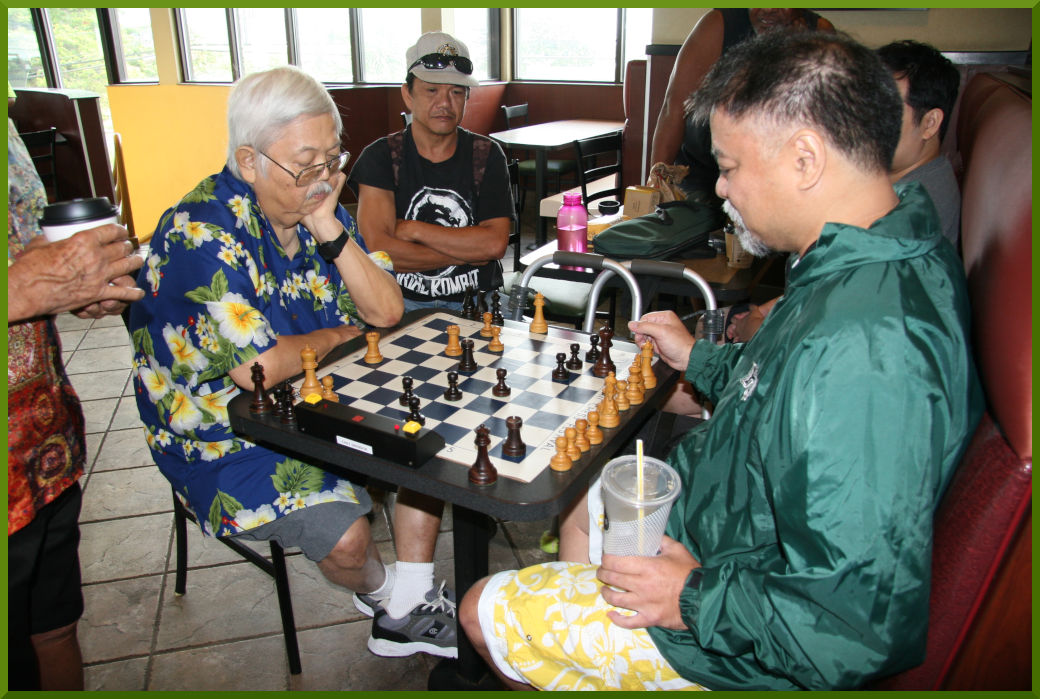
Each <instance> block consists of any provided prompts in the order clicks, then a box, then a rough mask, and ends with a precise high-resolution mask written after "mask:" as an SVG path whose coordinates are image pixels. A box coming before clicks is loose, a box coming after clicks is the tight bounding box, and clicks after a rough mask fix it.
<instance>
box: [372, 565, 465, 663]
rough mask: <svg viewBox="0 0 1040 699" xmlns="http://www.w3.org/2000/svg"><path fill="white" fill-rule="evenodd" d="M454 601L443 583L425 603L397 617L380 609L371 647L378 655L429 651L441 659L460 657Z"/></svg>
mask: <svg viewBox="0 0 1040 699" xmlns="http://www.w3.org/2000/svg"><path fill="white" fill-rule="evenodd" d="M456 642H457V641H456V626H455V602H454V595H453V594H452V592H451V591H450V590H448V591H446V590H445V589H444V583H443V582H441V585H440V587H438V588H437V589H436V590H434V589H431V590H429V591H428V592H427V593H426V602H424V603H422V604H417V605H416V606H415V608H414V609H412V611H411V612H409V613H408V614H407V615H406V616H404V617H402V618H400V619H394V618H392V617H391V616H390V615H389V614H387V613H386V610H385V609H383V608H380V609H379V610H378V611H377V612H376V615H375V617H374V618H373V619H372V635H371V636H370V637H369V639H368V649H369V650H370V651H372V652H373V653H375V654H376V655H381V656H383V657H388V658H403V657H405V656H408V655H413V654H415V653H429V654H430V655H438V656H440V657H442V658H456V657H458V649H457V648H456Z"/></svg>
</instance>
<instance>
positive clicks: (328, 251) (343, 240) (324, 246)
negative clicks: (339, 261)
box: [318, 228, 350, 262]
mask: <svg viewBox="0 0 1040 699" xmlns="http://www.w3.org/2000/svg"><path fill="white" fill-rule="evenodd" d="M349 239H350V236H349V235H347V229H346V228H344V229H343V231H342V232H341V233H340V234H339V236H338V237H337V238H336V239H335V240H330V241H328V242H325V243H318V254H319V255H321V257H322V259H324V260H325V261H326V262H335V261H336V258H337V257H339V254H340V253H341V252H343V248H345V247H346V245H347V241H348V240H349Z"/></svg>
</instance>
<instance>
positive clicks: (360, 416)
mask: <svg viewBox="0 0 1040 699" xmlns="http://www.w3.org/2000/svg"><path fill="white" fill-rule="evenodd" d="M350 419H351V420H353V421H354V422H361V421H362V420H364V419H365V416H364V415H355V416H354V417H352V418H350Z"/></svg>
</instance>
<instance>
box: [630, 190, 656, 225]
mask: <svg viewBox="0 0 1040 699" xmlns="http://www.w3.org/2000/svg"><path fill="white" fill-rule="evenodd" d="M659 203H661V192H660V191H658V190H656V189H654V188H653V187H642V186H639V185H632V186H630V187H626V188H625V208H624V209H623V213H624V214H625V216H627V217H628V218H635V217H637V216H644V215H646V214H649V213H653V211H654V209H656V208H657V205H658V204H659Z"/></svg>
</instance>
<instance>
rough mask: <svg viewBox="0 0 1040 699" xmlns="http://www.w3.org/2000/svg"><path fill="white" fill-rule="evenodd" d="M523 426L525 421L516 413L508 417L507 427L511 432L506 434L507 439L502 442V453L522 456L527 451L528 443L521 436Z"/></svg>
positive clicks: (514, 456)
mask: <svg viewBox="0 0 1040 699" xmlns="http://www.w3.org/2000/svg"><path fill="white" fill-rule="evenodd" d="M523 426H524V421H523V420H521V419H520V418H519V417H518V416H516V415H512V416H510V417H507V418H506V428H507V429H508V430H509V432H508V433H507V434H506V441H505V442H504V443H503V444H502V453H503V454H505V455H506V456H512V457H513V458H522V457H523V456H524V454H526V453H527V445H526V444H524V440H523V439H522V438H521V437H520V428H521V427H523Z"/></svg>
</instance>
